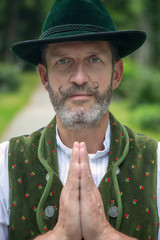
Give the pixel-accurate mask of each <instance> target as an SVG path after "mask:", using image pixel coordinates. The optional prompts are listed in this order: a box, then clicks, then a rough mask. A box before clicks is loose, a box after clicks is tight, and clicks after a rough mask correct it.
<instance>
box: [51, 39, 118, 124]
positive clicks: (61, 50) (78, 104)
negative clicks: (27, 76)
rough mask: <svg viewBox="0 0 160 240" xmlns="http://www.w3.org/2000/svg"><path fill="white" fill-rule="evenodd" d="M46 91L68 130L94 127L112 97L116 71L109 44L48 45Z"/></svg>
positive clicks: (105, 110)
mask: <svg viewBox="0 0 160 240" xmlns="http://www.w3.org/2000/svg"><path fill="white" fill-rule="evenodd" d="M46 62H47V70H46V77H47V81H48V86H47V90H48V91H49V96H50V99H51V102H52V104H53V107H54V109H55V112H56V114H57V116H58V117H59V118H60V119H61V121H62V123H63V124H64V125H65V126H66V127H67V128H69V129H76V128H82V127H83V128H84V127H87V128H88V127H94V126H96V125H98V123H99V121H100V119H101V118H102V117H103V116H104V115H105V114H106V112H107V110H108V107H109V104H110V101H111V97H112V80H114V68H113V64H112V54H111V51H110V47H109V44H108V43H107V42H102V41H97V42H95V41H94V42H68V43H58V44H49V45H48V48H47V51H46Z"/></svg>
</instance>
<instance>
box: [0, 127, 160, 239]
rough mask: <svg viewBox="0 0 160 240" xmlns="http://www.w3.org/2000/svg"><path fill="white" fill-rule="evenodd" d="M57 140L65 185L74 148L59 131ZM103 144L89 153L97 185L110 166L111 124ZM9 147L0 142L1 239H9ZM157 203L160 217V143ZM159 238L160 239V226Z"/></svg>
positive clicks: (61, 174)
mask: <svg viewBox="0 0 160 240" xmlns="http://www.w3.org/2000/svg"><path fill="white" fill-rule="evenodd" d="M56 140H57V153H58V162H59V176H60V179H61V181H62V183H63V185H65V182H66V179H67V175H68V169H69V165H70V157H71V153H72V149H69V148H67V147H66V146H65V145H64V144H63V143H62V141H61V140H60V138H59V135H58V132H57V135H56ZM103 145H104V148H105V149H104V150H103V151H98V152H97V153H96V154H89V160H90V168H91V172H92V176H93V179H94V181H95V184H96V186H98V185H99V183H100V182H101V180H102V178H103V176H104V175H105V173H106V171H107V167H108V159H109V157H108V153H109V149H110V125H109V126H108V128H107V131H106V135H105V140H104V143H103ZM8 147H9V142H8V141H7V142H4V143H1V144H0V240H8V226H9V215H10V199H9V177H8ZM117 174H119V171H117ZM157 204H158V214H159V218H160V143H159V144H158V182H157ZM159 220H160V219H159ZM159 222H160V221H159ZM158 240H160V227H159V235H158Z"/></svg>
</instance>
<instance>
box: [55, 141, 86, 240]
mask: <svg viewBox="0 0 160 240" xmlns="http://www.w3.org/2000/svg"><path fill="white" fill-rule="evenodd" d="M54 232H55V234H56V235H57V237H58V238H57V239H67V240H68V239H69V240H72V239H73V240H74V239H75V240H80V239H82V233H81V224H80V167H79V143H78V142H75V143H74V145H73V151H72V156H71V162H70V168H69V172H68V178H67V181H66V184H65V186H64V188H63V190H62V193H61V197H60V209H59V217H58V222H57V224H56V226H55V228H54Z"/></svg>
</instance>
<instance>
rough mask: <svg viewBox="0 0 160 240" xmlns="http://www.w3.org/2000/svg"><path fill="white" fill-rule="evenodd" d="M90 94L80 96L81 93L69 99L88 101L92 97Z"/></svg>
mask: <svg viewBox="0 0 160 240" xmlns="http://www.w3.org/2000/svg"><path fill="white" fill-rule="evenodd" d="M92 96H93V95H92V94H82V93H77V94H74V95H72V96H70V97H69V99H71V100H74V101H76V100H88V99H90V98H91V97H92Z"/></svg>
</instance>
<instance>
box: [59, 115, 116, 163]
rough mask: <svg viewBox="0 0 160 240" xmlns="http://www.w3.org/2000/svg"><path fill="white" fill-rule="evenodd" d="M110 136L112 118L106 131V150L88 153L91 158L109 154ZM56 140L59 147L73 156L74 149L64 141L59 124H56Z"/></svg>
mask: <svg viewBox="0 0 160 240" xmlns="http://www.w3.org/2000/svg"><path fill="white" fill-rule="evenodd" d="M110 138H111V126H110V120H109V122H108V127H107V130H106V133H105V140H104V142H103V146H104V150H102V151H97V152H96V154H88V156H89V158H90V159H96V158H100V157H103V156H104V155H106V154H108V152H109V149H110ZM56 140H57V147H59V148H60V149H61V150H62V151H63V152H65V153H66V154H67V155H69V156H71V154H72V149H71V148H68V147H66V146H65V145H64V144H63V142H62V141H61V139H60V137H59V134H58V130H57V126H56Z"/></svg>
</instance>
